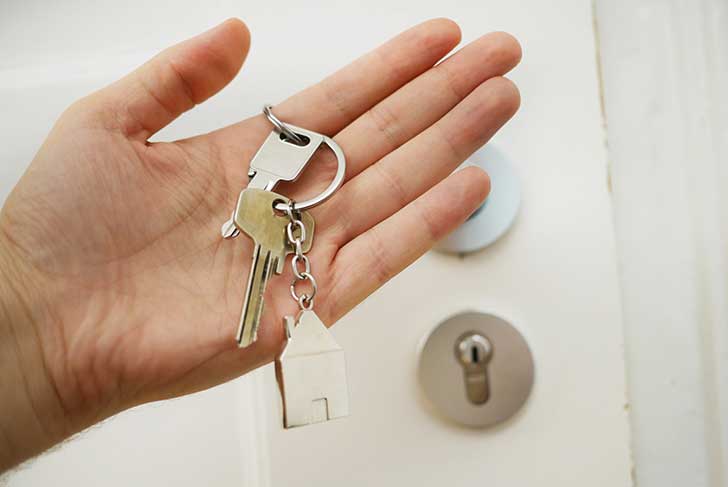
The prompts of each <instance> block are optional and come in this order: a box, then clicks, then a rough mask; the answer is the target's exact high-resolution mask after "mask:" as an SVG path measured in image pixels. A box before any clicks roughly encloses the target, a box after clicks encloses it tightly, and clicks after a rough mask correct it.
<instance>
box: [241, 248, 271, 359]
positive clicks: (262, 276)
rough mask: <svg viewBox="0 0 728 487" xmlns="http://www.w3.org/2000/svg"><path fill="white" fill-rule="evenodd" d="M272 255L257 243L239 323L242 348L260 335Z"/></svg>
mask: <svg viewBox="0 0 728 487" xmlns="http://www.w3.org/2000/svg"><path fill="white" fill-rule="evenodd" d="M271 257H272V256H271V253H270V251H267V250H266V249H264V248H263V247H262V246H261V245H260V244H256V245H255V247H254V249H253V258H252V263H251V266H250V274H249V275H248V285H247V287H246V288H245V297H244V298H243V310H242V312H241V314H240V324H239V325H238V333H237V341H238V347H240V348H245V347H248V346H250V345H251V344H252V343H253V342H255V340H256V338H257V337H258V324H259V323H260V316H261V314H262V313H263V301H264V294H265V288H266V285H267V284H268V279H269V278H270V273H271V268H272V264H273V260H272V258H271Z"/></svg>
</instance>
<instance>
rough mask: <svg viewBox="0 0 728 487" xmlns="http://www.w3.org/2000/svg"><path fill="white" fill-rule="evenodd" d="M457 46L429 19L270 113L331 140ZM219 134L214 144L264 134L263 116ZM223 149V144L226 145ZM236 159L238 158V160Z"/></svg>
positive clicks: (453, 29)
mask: <svg viewBox="0 0 728 487" xmlns="http://www.w3.org/2000/svg"><path fill="white" fill-rule="evenodd" d="M459 42H460V28H459V27H458V26H457V24H455V23H454V22H453V21H451V20H448V19H433V20H429V21H427V22H424V23H422V24H419V25H417V26H415V27H412V28H411V29H408V30H406V31H404V32H403V33H401V34H399V35H398V36H396V37H394V38H393V39H391V40H389V41H388V42H386V43H384V44H383V45H381V46H380V47H378V48H377V49H375V50H374V51H371V52H370V53H368V54H366V55H364V56H363V57H361V58H359V59H357V60H356V61H354V62H353V63H351V64H349V65H348V66H346V67H344V68H342V69H340V70H339V71H337V72H336V73H334V74H332V75H331V76H329V77H327V78H325V79H324V80H322V81H321V82H319V83H317V84H315V85H313V86H311V87H309V88H306V89H305V90H303V91H301V92H299V93H297V94H295V95H293V96H292V97H290V98H288V99H287V100H286V101H284V102H282V103H279V104H277V105H276V106H275V107H274V112H275V114H276V115H277V116H278V117H279V118H280V119H281V120H283V121H286V122H289V123H291V124H293V125H298V126H300V127H304V128H307V129H309V130H313V131H316V132H321V133H324V134H329V135H333V134H335V133H337V132H338V131H339V130H341V129H342V128H344V127H345V126H346V125H348V124H349V123H351V122H352V121H353V120H355V119H356V118H357V117H359V116H360V115H361V114H362V113H364V112H365V111H366V110H368V109H369V107H371V106H372V105H374V104H375V103H377V102H379V101H380V100H382V99H383V98H385V97H386V96H387V95H389V94H390V93H392V92H393V91H395V90H397V89H398V88H399V87H401V86H402V85H404V84H405V83H407V82H408V81H410V80H411V79H413V78H415V77H416V76H418V75H419V74H421V73H423V72H425V71H427V70H428V69H429V68H431V67H432V66H433V65H434V64H435V63H437V62H438V61H439V60H440V59H441V58H442V57H443V56H445V55H446V54H447V53H448V52H450V51H451V50H452V49H453V48H454V47H455V46H456V45H457V44H458V43H459ZM248 122H249V121H244V122H241V123H238V124H235V125H232V126H230V127H227V128H225V129H223V130H222V131H220V132H219V133H218V134H217V135H219V136H220V142H221V143H223V144H225V142H226V141H229V140H234V141H239V140H240V138H241V136H246V135H247V134H249V132H250V131H251V130H255V129H256V127H257V128H259V132H260V134H261V135H265V134H267V133H268V132H270V129H271V127H270V124H269V123H268V121H267V120H265V118H264V117H263V116H258V117H256V118H255V119H253V120H252V123H253V126H251V124H249V123H248ZM227 145H229V144H227ZM238 157H239V156H238Z"/></svg>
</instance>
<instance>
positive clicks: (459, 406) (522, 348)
mask: <svg viewBox="0 0 728 487" xmlns="http://www.w3.org/2000/svg"><path fill="white" fill-rule="evenodd" d="M419 379H420V384H421V385H422V390H423V392H424V395H425V397H426V398H427V399H428V402H429V403H430V404H431V405H432V406H434V408H433V409H434V410H436V411H437V412H438V413H440V414H441V415H442V416H444V417H445V418H447V419H449V420H451V421H454V422H455V423H458V424H461V425H463V426H468V427H472V428H482V427H486V426H493V425H496V424H499V423H502V422H504V421H506V420H508V419H509V418H511V417H512V416H513V415H514V414H516V412H518V411H519V410H520V409H521V407H522V406H523V405H524V404H525V402H526V400H527V399H528V396H529V395H530V394H531V388H532V387H533V380H534V362H533V356H532V355H531V349H530V348H529V346H528V343H526V340H525V339H524V338H523V335H521V333H520V332H519V331H518V330H517V329H516V328H515V327H514V326H513V325H512V324H511V323H509V322H508V321H506V320H504V319H503V318H501V317H499V316H496V315H492V314H487V313H479V312H465V313H460V314H457V315H455V316H452V317H450V318H448V319H446V320H445V321H443V322H442V323H440V324H439V325H437V326H436V327H435V329H434V330H432V333H430V335H429V336H428V337H427V339H426V340H425V342H424V345H423V346H422V349H421V352H420V363H419Z"/></svg>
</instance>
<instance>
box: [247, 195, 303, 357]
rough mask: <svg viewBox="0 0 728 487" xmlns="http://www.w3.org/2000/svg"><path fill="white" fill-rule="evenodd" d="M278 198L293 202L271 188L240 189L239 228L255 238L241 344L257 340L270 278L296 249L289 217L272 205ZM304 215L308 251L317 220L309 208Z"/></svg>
mask: <svg viewBox="0 0 728 487" xmlns="http://www.w3.org/2000/svg"><path fill="white" fill-rule="evenodd" d="M277 201H282V202H284V203H286V204H287V203H289V202H290V200H289V199H288V198H286V197H285V196H281V195H279V194H276V193H273V192H271V191H266V190H264V189H255V188H250V189H244V190H243V191H242V192H241V193H240V197H239V198H238V204H237V206H236V208H235V213H234V222H235V226H236V228H239V229H240V230H241V231H242V232H245V233H246V234H247V235H248V236H249V237H250V238H252V239H253V241H254V242H255V247H254V248H253V259H252V264H251V266H250V275H249V276H248V285H247V288H246V290H245V298H244V300H243V310H242V313H241V315H240V325H239V327H238V333H237V340H238V346H240V347H247V346H248V345H250V344H252V343H253V342H254V341H255V339H256V337H257V332H258V324H259V323H260V316H261V314H262V312H263V295H264V293H265V288H266V285H267V284H268V279H269V278H270V276H271V273H272V272H275V273H276V274H280V273H281V272H283V264H284V263H285V258H286V255H288V254H290V253H292V252H293V248H292V247H291V246H290V244H289V243H288V241H287V239H286V226H287V225H288V222H289V219H288V217H287V216H286V215H280V214H278V213H277V212H276V211H275V210H274V209H273V204H274V203H275V202H277ZM301 217H302V221H303V224H304V226H305V227H306V234H307V238H306V240H305V242H304V243H303V251H304V252H308V250H309V249H310V248H311V243H312V242H313V230H314V221H313V218H312V217H311V215H310V214H309V213H307V212H303V213H302V214H301Z"/></svg>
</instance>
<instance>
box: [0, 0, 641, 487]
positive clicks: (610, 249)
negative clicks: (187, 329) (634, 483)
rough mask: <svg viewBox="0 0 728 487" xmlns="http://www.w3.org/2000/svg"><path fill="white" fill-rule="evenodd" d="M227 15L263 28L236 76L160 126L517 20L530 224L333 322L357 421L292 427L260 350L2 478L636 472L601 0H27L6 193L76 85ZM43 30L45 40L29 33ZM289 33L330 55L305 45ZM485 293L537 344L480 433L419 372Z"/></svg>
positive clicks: (178, 127) (548, 481) (15, 15)
mask: <svg viewBox="0 0 728 487" xmlns="http://www.w3.org/2000/svg"><path fill="white" fill-rule="evenodd" d="M142 11H143V12H144V13H143V14H142V13H141V12H142ZM233 15H234V16H238V17H241V18H243V19H244V20H245V21H246V22H247V23H248V25H249V26H250V29H251V31H252V33H253V45H252V50H251V55H250V57H249V59H248V61H247V63H246V66H245V68H244V69H243V71H242V73H241V74H240V75H239V79H238V80H237V81H235V82H234V83H233V84H232V85H231V86H230V87H228V88H227V89H226V90H225V91H224V92H223V94H221V95H219V96H217V97H215V98H214V99H213V100H211V101H210V102H208V103H206V104H205V105H203V106H201V107H198V108H197V109H196V110H194V111H193V112H192V113H190V114H188V115H186V116H185V117H183V118H182V119H181V120H179V121H177V122H176V123H175V124H174V125H173V126H172V127H170V128H169V129H167V130H166V131H165V132H164V133H162V134H161V135H160V137H159V138H162V139H163V138H168V137H169V138H172V137H179V136H184V135H189V134H191V133H197V132H202V131H206V130H211V129H213V128H216V127H217V126H219V125H221V124H226V123H231V122H233V121H235V120H237V119H239V118H241V117H243V116H247V115H249V114H251V113H253V112H255V111H257V110H258V109H259V107H260V105H261V104H262V103H263V102H265V101H271V102H275V101H277V100H280V99H282V98H283V97H285V96H286V95H287V94H289V93H291V92H292V91H295V90H298V89H299V88H301V87H303V86H305V85H307V84H310V83H312V82H315V81H316V80H318V79H319V78H321V77H322V76H323V75H324V74H326V73H328V72H330V71H331V70H333V69H335V68H336V67H337V66H339V65H341V64H343V63H345V62H348V61H349V60H351V59H352V58H354V57H355V56H357V55H359V54H360V53H363V52H364V51H366V50H368V49H369V48H370V47H372V46H373V45H375V44H378V43H380V42H381V41H383V40H384V39H385V38H387V37H389V36H391V35H393V34H395V33H396V32H398V31H399V30H401V29H403V28H405V27H407V26H409V25H411V24H414V23H416V22H418V21H420V20H424V19H426V18H430V17H436V16H442V15H445V16H448V17H451V18H453V19H454V20H456V21H457V22H458V23H459V24H460V25H461V27H462V30H463V34H464V41H468V40H471V39H473V38H475V37H477V36H478V35H480V34H482V33H484V32H487V31H490V30H506V31H509V32H512V33H513V34H515V35H516V37H518V38H519V40H520V41H521V43H522V44H523V47H524V60H523V62H522V64H521V66H520V67H519V68H517V69H516V70H515V71H514V72H513V73H512V75H511V76H512V78H513V79H514V80H515V81H516V82H517V84H518V85H519V87H520V89H521V92H522V98H523V102H522V109H521V111H520V113H519V114H518V115H517V116H516V118H515V119H514V120H513V121H512V122H511V123H509V124H508V125H507V126H506V128H505V129H504V130H503V131H502V132H501V133H500V134H499V135H498V136H497V137H496V139H495V141H494V142H495V143H496V144H497V145H498V146H499V148H500V149H501V150H502V151H503V152H504V153H505V154H507V156H508V157H509V158H510V159H511V160H513V161H514V164H515V166H516V168H517V170H518V173H519V174H520V177H521V181H522V209H521V212H520V214H519V217H518V220H517V222H516V224H515V226H514V227H513V228H512V229H511V231H510V232H509V233H508V234H506V235H505V237H503V238H502V239H501V240H499V241H498V242H496V243H495V244H494V245H492V246H491V247H489V248H487V249H485V250H483V251H481V252H478V253H475V254H472V255H468V256H466V257H463V258H460V257H453V256H448V255H443V254H438V253H430V254H428V255H426V256H425V257H424V258H423V259H421V260H420V261H419V262H418V263H417V264H415V265H414V266H413V267H412V268H411V269H409V270H408V271H406V272H404V273H403V274H402V275H400V276H399V277H397V278H396V279H394V280H393V281H392V282H391V283H389V284H388V285H386V286H385V287H384V288H383V289H382V290H381V291H379V292H378V293H377V294H375V295H374V296H372V297H371V298H370V299H369V300H367V301H366V302H365V303H364V304H362V305H361V306H359V307H358V308H357V309H356V310H354V311H353V312H352V313H351V314H350V315H348V316H347V317H345V318H344V319H343V320H341V322H339V324H338V325H337V326H336V327H335V328H334V331H333V333H334V334H335V336H336V338H337V339H338V340H339V342H340V343H341V344H342V345H343V346H344V348H345V349H346V351H347V357H348V363H349V380H350V388H351V403H352V416H351V417H350V418H347V419H344V420H338V421H335V422H331V423H327V424H320V425H315V426H310V427H306V428H299V429H296V430H292V431H283V430H281V428H280V418H279V408H280V405H279V400H278V398H277V391H276V388H275V383H274V378H273V372H272V369H271V368H270V367H266V368H263V369H261V370H259V371H257V372H255V373H253V374H251V375H250V376H249V377H245V378H242V379H240V380H238V381H235V382H233V383H232V384H228V385H225V386H222V387H219V388H216V389H214V390H212V391H208V392H205V393H201V394H198V395H196V396H194V397H192V398H183V399H178V400H174V401H170V402H167V403H161V404H153V405H148V406H144V407H140V408H137V409H136V410H134V411H131V412H127V413H125V414H123V415H121V416H120V417H118V418H114V419H112V420H110V421H108V422H107V423H106V424H104V425H102V426H100V427H97V428H94V429H92V431H90V432H86V433H83V434H82V435H81V437H80V438H78V439H75V440H73V441H71V442H68V443H67V444H66V445H63V446H62V447H60V448H59V449H57V450H55V451H53V452H51V453H49V454H46V455H44V456H43V457H42V458H40V459H38V460H36V461H34V462H33V463H31V464H30V465H29V466H28V467H26V468H23V469H21V470H20V471H19V472H17V473H14V474H12V475H11V476H10V477H9V478H8V483H9V485H11V486H13V487H21V486H30V485H50V484H52V485H54V486H59V487H60V486H77V485H107V486H117V485H118V486H122V485H123V486H127V485H172V484H174V485H177V486H187V485H189V486H193V485H195V486H196V485H229V486H233V485H261V486H268V485H276V486H283V485H319V486H322V487H324V486H335V485H352V486H367V485H414V486H440V485H462V486H464V485H473V484H486V483H487V484H488V485H498V486H522V485H559V486H561V487H582V486H585V485H589V486H608V487H620V486H625V487H626V486H628V485H631V480H630V471H631V464H630V454H629V450H630V448H629V444H630V441H629V428H628V417H627V414H628V413H627V407H626V399H625V370H624V357H623V354H624V351H623V330H622V318H621V309H620V299H619V288H618V279H617V261H616V253H615V246H614V231H613V225H612V214H611V205H610V198H609V177H608V170H607V156H606V148H605V144H604V140H605V133H604V127H603V120H602V114H601V109H600V90H599V79H598V69H597V56H596V54H595V35H594V28H593V18H592V7H591V3H590V2H589V1H586V0H562V1H560V2H557V3H556V4H555V3H553V2H542V1H539V0H523V1H520V2H510V1H509V2H505V1H495V0H480V1H468V2H449V3H447V4H442V3H440V2H434V1H427V2H423V1H419V2H415V1H406V2H405V1H400V2H396V3H395V2H391V1H369V2H362V3H361V4H358V5H355V4H353V3H350V2H324V1H322V2H318V3H316V2H304V3H289V4H277V3H269V2H265V3H264V2H256V3H252V2H251V3H248V4H241V3H240V2H234V1H231V0H227V1H221V2H215V4H214V5H209V4H208V3H205V2H193V1H190V0H184V1H177V2H174V3H172V4H169V5H165V6H164V7H162V6H149V5H148V2H141V1H127V2H122V3H118V2H91V1H80V0H77V1H75V2H62V3H61V4H59V5H56V4H47V5H43V6H42V7H41V6H40V5H29V6H25V5H22V4H17V5H15V6H13V7H12V9H11V11H10V15H9V16H5V17H4V20H2V21H0V22H2V23H3V24H2V29H0V40H3V41H4V42H2V43H0V73H1V74H2V76H1V77H0V100H2V101H1V102H0V103H2V104H3V106H2V110H1V111H0V129H2V133H3V134H4V136H5V137H4V138H5V142H4V143H3V145H0V160H2V161H3V166H2V167H1V168H0V171H1V173H0V177H1V178H2V179H1V180H0V181H2V185H3V186H2V190H3V192H7V191H8V190H9V189H10V187H11V185H12V182H13V181H14V179H15V178H17V176H18V175H19V174H20V172H21V171H22V168H23V167H24V164H25V163H26V162H27V161H29V160H30V158H31V157H32V155H33V153H34V151H35V148H36V147H37V146H38V144H39V143H40V142H41V140H42V138H43V136H44V134H45V133H46V132H47V130H48V129H49V127H50V125H51V123H52V120H53V119H55V118H56V117H57V115H58V114H59V112H60V110H61V109H62V108H63V107H64V106H66V105H67V104H68V103H69V102H70V101H71V100H73V99H74V98H76V97H78V96H80V95H82V94H83V93H85V92H87V91H89V90H91V89H93V88H96V87H98V86H100V85H102V84H103V83H106V82H108V81H110V80H112V79H114V78H116V77H118V76H119V75H121V74H123V73H124V72H126V71H127V70H128V69H130V68H131V67H132V66H133V65H135V64H138V63H139V62H141V61H143V60H144V59H146V58H147V57H148V56H149V55H151V54H152V53H153V52H154V51H156V50H158V49H160V48H162V47H164V46H165V45H167V44H169V43H171V42H173V41H175V40H177V39H180V38H182V37H183V36H185V35H191V34H193V33H195V32H197V31H200V30H202V29H203V28H205V27H208V26H210V25H212V24H214V23H216V22H217V21H219V20H221V19H223V18H225V17H228V16H233ZM39 19H40V20H39ZM34 22H35V24H34ZM38 22H40V23H41V25H42V28H41V27H39V26H38ZM28 25H34V26H35V27H34V28H33V29H32V30H31V33H28V30H27V29H26V26H28ZM110 25H113V28H111V27H110ZM39 31H42V32H43V33H44V36H43V37H42V38H41V37H39V36H38V35H32V33H33V32H36V33H37V32H39ZM54 38H55V39H57V40H55V41H53V42H51V41H50V39H54ZM291 38H295V39H297V45H299V46H302V47H305V49H302V51H303V52H307V53H315V52H319V53H321V55H320V56H310V57H305V56H302V57H298V58H295V59H290V57H289V56H288V55H287V49H288V46H289V40H290V39H291ZM21 46H22V54H21ZM282 66H285V71H283V70H282ZM5 161H15V162H13V163H12V164H10V165H8V164H7V163H5ZM472 309H475V310H483V311H489V312H493V313H495V314H498V315H501V316H504V317H506V318H508V319H509V320H510V321H511V322H512V323H513V324H514V325H515V326H516V327H517V328H518V329H519V330H520V331H521V333H522V334H523V335H524V336H525V337H526V339H527V340H528V342H529V345H530V347H531V349H532V351H533V354H534V358H535V374H536V381H535V386H534V389H533V392H532V395H531V397H530V399H529V401H528V402H527V403H526V405H525V407H524V408H523V409H522V410H521V411H520V412H519V413H518V414H517V415H516V416H515V417H513V418H512V419H511V420H509V421H508V422H507V423H505V424H503V425H501V426H498V427H495V428H491V429H487V430H468V429H464V428H460V427H456V426H453V425H451V424H449V423H447V422H445V421H443V420H442V419H441V418H439V417H437V416H436V415H434V414H433V413H432V411H431V408H430V407H429V406H428V405H427V404H426V403H425V402H424V401H423V399H422V394H421V392H420V390H419V388H418V383H417V375H416V367H417V353H418V347H419V345H420V343H421V341H422V339H423V338H424V337H425V336H426V335H427V334H428V333H429V332H430V331H431V330H432V329H433V328H434V327H435V326H436V325H437V324H438V323H439V322H440V321H442V320H443V319H445V318H447V317H448V316H450V315H452V314H454V313H456V312H458V311H462V310H472ZM233 331H234V330H232V329H231V339H232V333H233Z"/></svg>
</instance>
